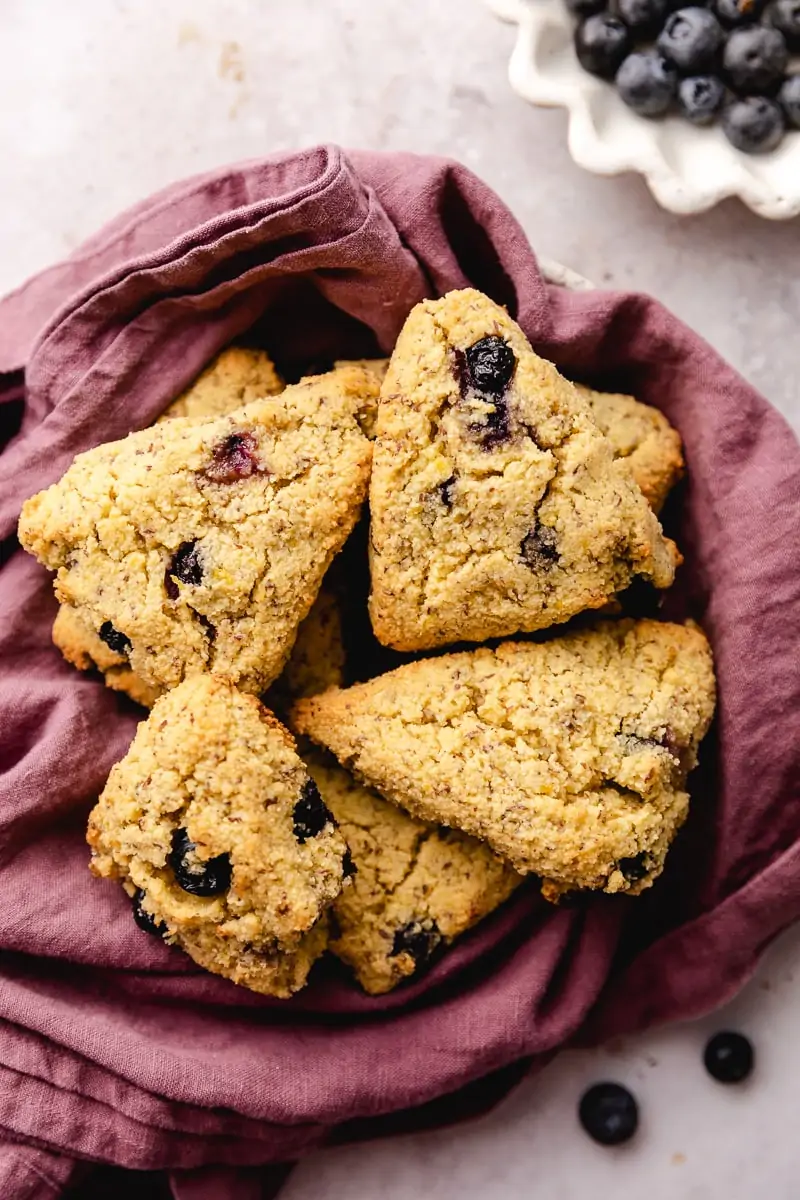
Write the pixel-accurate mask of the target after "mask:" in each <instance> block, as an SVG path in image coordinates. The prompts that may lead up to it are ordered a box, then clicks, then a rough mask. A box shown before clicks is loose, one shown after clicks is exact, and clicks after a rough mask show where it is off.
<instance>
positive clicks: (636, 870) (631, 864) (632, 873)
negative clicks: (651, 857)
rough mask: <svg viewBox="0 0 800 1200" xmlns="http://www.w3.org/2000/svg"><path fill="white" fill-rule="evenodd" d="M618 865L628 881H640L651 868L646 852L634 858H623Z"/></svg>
mask: <svg viewBox="0 0 800 1200" xmlns="http://www.w3.org/2000/svg"><path fill="white" fill-rule="evenodd" d="M617 866H618V867H619V869H620V871H621V872H622V875H623V877H624V878H625V880H626V881H627V882H628V883H638V882H639V880H640V879H644V877H645V876H646V875H647V872H648V871H649V870H650V868H649V867H648V865H647V855H646V854H645V853H644V852H642V853H641V854H636V855H634V857H633V858H621V859H620V860H619V862H618V863H617Z"/></svg>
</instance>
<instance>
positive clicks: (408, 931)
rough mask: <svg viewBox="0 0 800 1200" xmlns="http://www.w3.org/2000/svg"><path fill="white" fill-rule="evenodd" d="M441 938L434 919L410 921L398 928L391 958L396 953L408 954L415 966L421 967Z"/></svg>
mask: <svg viewBox="0 0 800 1200" xmlns="http://www.w3.org/2000/svg"><path fill="white" fill-rule="evenodd" d="M441 940H442V935H441V933H440V932H439V927H438V926H437V924H436V922H435V921H431V920H427V921H425V923H424V924H422V923H421V922H420V921H410V922H409V924H408V925H404V926H403V927H402V929H398V930H397V931H396V932H395V935H394V941H393V943H392V953H391V955H390V957H391V958H394V956H395V955H397V954H410V955H411V957H412V958H413V959H414V963H415V965H416V966H417V967H422V966H424V965H425V963H427V962H428V961H429V959H430V958H431V955H432V954H433V952H434V950H435V949H436V948H437V946H438V945H439V943H440V942H441Z"/></svg>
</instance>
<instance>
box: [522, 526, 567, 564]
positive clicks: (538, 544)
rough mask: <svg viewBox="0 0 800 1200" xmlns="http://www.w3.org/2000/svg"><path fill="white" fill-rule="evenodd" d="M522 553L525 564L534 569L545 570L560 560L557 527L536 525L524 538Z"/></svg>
mask: <svg viewBox="0 0 800 1200" xmlns="http://www.w3.org/2000/svg"><path fill="white" fill-rule="evenodd" d="M520 554H521V555H522V557H523V559H524V560H525V565H526V566H528V567H530V568H531V569H532V570H534V571H544V570H547V569H548V567H552V566H553V564H554V563H557V562H558V537H557V535H556V531H555V529H550V527H549V526H547V525H538V524H537V525H536V528H535V529H532V530H531V531H530V533H526V535H525V537H524V538H523V539H522V545H521V547H520Z"/></svg>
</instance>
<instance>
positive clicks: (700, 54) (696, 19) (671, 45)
mask: <svg viewBox="0 0 800 1200" xmlns="http://www.w3.org/2000/svg"><path fill="white" fill-rule="evenodd" d="M723 37H724V34H723V32H722V26H721V25H720V23H719V21H718V20H717V18H716V17H715V16H714V14H713V13H712V12H710V11H709V10H708V9H707V8H681V9H679V10H678V12H675V13H673V14H672V15H671V16H669V17H667V20H666V22H665V24H664V28H663V29H662V30H661V33H660V34H659V35H658V40H657V41H656V46H657V47H658V49H659V50H660V51H661V53H662V54H663V55H664V57H665V58H667V59H669V61H670V62H671V63H674V64H675V66H676V67H677V68H678V70H679V71H680V72H681V73H682V74H683V75H699V74H700V73H701V72H702V71H705V70H707V69H708V68H709V67H710V66H713V64H714V61H715V59H716V57H717V53H718V51H719V48H720V46H721V45H722V39H723Z"/></svg>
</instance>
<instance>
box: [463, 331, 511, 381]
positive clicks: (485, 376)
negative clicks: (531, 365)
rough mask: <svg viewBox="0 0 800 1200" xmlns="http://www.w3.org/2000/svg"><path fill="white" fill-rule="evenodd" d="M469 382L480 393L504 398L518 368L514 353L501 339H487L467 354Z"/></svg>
mask: <svg viewBox="0 0 800 1200" xmlns="http://www.w3.org/2000/svg"><path fill="white" fill-rule="evenodd" d="M466 362H467V376H468V381H469V383H470V384H471V385H472V387H474V388H475V389H476V390H477V391H479V392H486V393H488V394H489V395H490V396H502V395H503V392H505V390H506V389H507V387H508V385H509V384H510V383H511V378H512V376H513V374H514V371H515V369H516V366H517V359H516V355H515V354H514V351H513V350H512V349H511V347H510V346H509V344H508V342H506V341H504V340H503V338H500V337H485V338H481V339H480V341H479V342H476V343H475V345H474V346H470V347H469V349H468V350H467V352H466Z"/></svg>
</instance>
